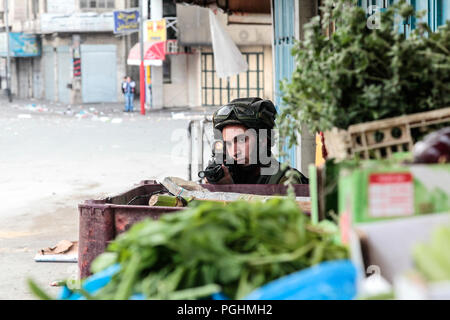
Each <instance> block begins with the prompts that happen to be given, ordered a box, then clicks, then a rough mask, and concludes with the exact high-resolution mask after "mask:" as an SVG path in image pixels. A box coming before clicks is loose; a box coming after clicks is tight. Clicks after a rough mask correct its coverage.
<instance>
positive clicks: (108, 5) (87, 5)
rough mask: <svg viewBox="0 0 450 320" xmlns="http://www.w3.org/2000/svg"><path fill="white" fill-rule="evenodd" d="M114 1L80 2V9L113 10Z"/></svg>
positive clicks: (87, 0) (83, 0) (84, 0)
mask: <svg viewBox="0 0 450 320" xmlns="http://www.w3.org/2000/svg"><path fill="white" fill-rule="evenodd" d="M114 2H115V1H114V0H80V8H81V9H114V8H115V4H114Z"/></svg>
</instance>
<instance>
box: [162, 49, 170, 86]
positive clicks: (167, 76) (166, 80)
mask: <svg viewBox="0 0 450 320" xmlns="http://www.w3.org/2000/svg"><path fill="white" fill-rule="evenodd" d="M171 71H172V70H171V61H170V56H169V55H167V56H166V59H165V60H164V62H163V81H164V83H172V74H171Z"/></svg>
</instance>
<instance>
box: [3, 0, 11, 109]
mask: <svg viewBox="0 0 450 320" xmlns="http://www.w3.org/2000/svg"><path fill="white" fill-rule="evenodd" d="M4 7H5V29H6V94H7V95H8V100H9V102H12V94H11V71H10V70H11V56H10V52H9V49H10V48H9V23H8V15H9V11H8V0H4Z"/></svg>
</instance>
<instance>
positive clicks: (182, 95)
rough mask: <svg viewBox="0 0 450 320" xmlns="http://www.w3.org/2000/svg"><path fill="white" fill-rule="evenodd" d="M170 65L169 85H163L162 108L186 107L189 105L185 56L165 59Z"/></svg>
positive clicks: (173, 56)
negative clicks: (168, 60)
mask: <svg viewBox="0 0 450 320" xmlns="http://www.w3.org/2000/svg"><path fill="white" fill-rule="evenodd" d="M166 59H170V63H171V83H164V85H163V88H164V95H163V96H164V107H177V106H187V105H188V104H189V83H188V81H186V80H187V78H188V77H190V74H189V73H188V67H187V63H188V58H187V55H185V54H181V55H171V56H168V57H166Z"/></svg>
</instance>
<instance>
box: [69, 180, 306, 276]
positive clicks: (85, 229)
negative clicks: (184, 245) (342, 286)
mask: <svg viewBox="0 0 450 320" xmlns="http://www.w3.org/2000/svg"><path fill="white" fill-rule="evenodd" d="M202 186H203V187H205V188H207V189H208V190H210V191H212V192H238V193H248V194H258V195H284V194H286V190H287V187H286V186H283V185H245V184H242V185H212V184H205V185H202ZM294 188H295V192H296V195H297V196H298V197H309V186H308V185H295V186H294ZM162 189H163V186H162V185H161V184H159V183H157V182H156V181H153V180H148V181H142V182H141V183H140V184H139V185H137V186H135V187H133V188H132V189H131V190H129V191H127V192H124V193H122V194H119V195H117V196H114V197H108V198H105V199H102V200H86V201H85V202H84V203H83V204H80V205H78V209H79V219H80V220H79V221H80V224H79V239H78V245H79V247H78V267H79V270H80V277H81V278H86V277H87V276H89V275H90V266H91V262H92V261H93V260H94V259H95V258H96V257H97V256H98V255H99V254H101V253H103V252H104V251H105V249H106V247H107V246H108V244H109V243H110V242H111V241H112V240H113V239H114V238H115V237H116V236H117V235H119V234H120V233H123V232H125V231H127V230H128V229H129V228H130V227H131V226H132V225H133V224H134V223H136V222H139V221H141V220H143V219H145V218H149V217H150V218H152V219H155V220H156V219H158V218H159V217H160V216H161V215H163V214H169V213H172V212H177V211H180V210H185V208H173V207H150V206H148V200H149V197H148V196H145V195H149V194H151V193H153V192H157V191H160V190H162ZM130 201H133V202H132V203H131V204H129V203H130Z"/></svg>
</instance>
